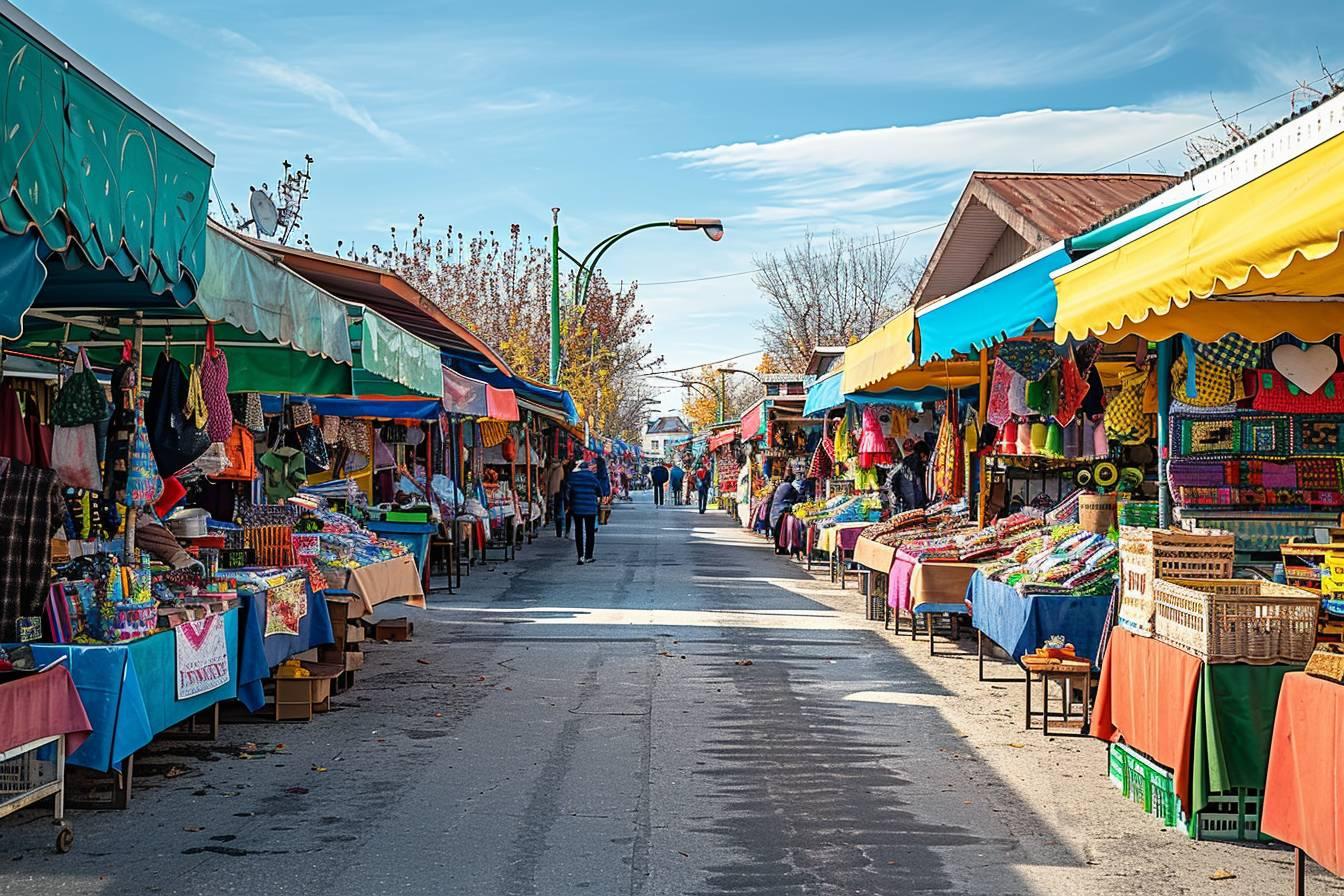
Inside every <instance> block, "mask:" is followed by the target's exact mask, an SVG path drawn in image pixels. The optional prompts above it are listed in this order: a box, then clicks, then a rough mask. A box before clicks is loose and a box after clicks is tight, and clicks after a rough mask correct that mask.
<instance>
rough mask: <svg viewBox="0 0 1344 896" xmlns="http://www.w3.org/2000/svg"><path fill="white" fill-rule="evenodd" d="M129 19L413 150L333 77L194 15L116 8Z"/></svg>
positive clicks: (403, 149)
mask: <svg viewBox="0 0 1344 896" xmlns="http://www.w3.org/2000/svg"><path fill="white" fill-rule="evenodd" d="M118 8H119V9H120V10H121V12H122V13H123V14H124V15H125V16H126V18H128V19H129V20H130V21H132V22H134V23H136V24H137V25H140V26H141V27H143V28H148V29H150V30H152V31H155V32H157V33H159V34H162V35H163V36H165V37H168V38H170V39H172V40H175V41H178V42H180V43H182V44H185V45H187V46H192V47H213V48H217V49H215V50H214V51H213V52H214V54H215V55H217V56H220V57H221V58H225V59H227V60H228V61H229V63H230V64H232V65H233V66H235V67H237V68H238V69H241V70H242V71H245V72H248V73H250V74H251V75H252V76H253V77H254V78H255V79H256V80H257V81H258V82H259V83H261V84H263V85H268V86H270V87H280V88H284V89H287V90H292V91H294V92H295V93H297V94H299V95H301V96H305V97H307V98H308V99H310V100H314V101H316V102H317V103H319V104H321V105H322V106H325V107H326V108H327V110H328V111H329V112H331V113H333V114H334V115H336V116H337V117H339V118H342V119H344V120H345V121H348V122H349V123H351V124H353V125H355V126H356V127H358V128H359V129H360V130H362V131H364V132H365V133H366V134H368V135H369V136H371V137H373V138H374V139H375V140H377V141H378V142H379V143H381V144H383V145H384V146H385V147H387V148H388V149H391V150H394V151H396V152H398V153H402V154H409V153H411V152H412V151H413V149H414V147H413V146H412V145H411V143H410V141H409V140H407V139H406V138H405V137H403V136H402V135H401V134H399V133H397V132H396V131H393V130H390V129H389V128H387V127H384V126H383V125H381V124H379V123H378V122H377V121H376V120H375V119H374V118H373V116H372V115H370V114H369V113H368V112H367V111H366V110H365V109H363V108H361V107H359V106H357V105H356V104H355V103H354V102H353V101H352V100H351V99H350V98H349V97H348V96H347V95H346V94H345V92H344V91H343V90H341V89H340V88H339V87H337V86H336V85H335V84H333V83H331V82H330V81H328V80H326V79H324V78H321V77H319V76H318V75H315V74H313V73H312V72H310V71H307V70H306V69H303V68H301V67H299V66H296V65H292V64H290V63H288V62H284V61H282V60H280V59H277V58H275V57H274V56H272V55H270V54H268V53H267V52H266V51H265V50H263V49H262V47H260V46H259V45H258V44H257V43H255V42H254V41H252V40H251V39H250V38H248V37H245V36H244V35H242V34H239V33H238V32H237V31H233V30H231V29H229V28H222V27H219V26H214V25H202V24H200V23H197V22H194V21H192V20H190V19H187V18H184V17H181V16H175V15H169V14H167V13H162V12H158V11H156V10H151V9H145V8H143V7H138V6H126V7H118Z"/></svg>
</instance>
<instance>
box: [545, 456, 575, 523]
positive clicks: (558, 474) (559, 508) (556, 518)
mask: <svg viewBox="0 0 1344 896" xmlns="http://www.w3.org/2000/svg"><path fill="white" fill-rule="evenodd" d="M569 466H570V465H569V464H566V463H565V462H564V461H563V460H561V459H560V458H558V457H557V458H553V459H552V460H551V462H550V463H549V464H547V466H546V472H545V477H544V478H545V482H546V505H547V506H548V507H549V508H550V511H551V521H552V522H553V523H555V537H556V538H563V537H564V535H562V534H561V528H562V527H564V526H565V523H566V519H567V515H566V513H565V506H566V505H565V479H566V478H567V477H568V476H569ZM566 528H567V527H566ZM566 534H567V533H566Z"/></svg>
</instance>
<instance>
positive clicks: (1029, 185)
mask: <svg viewBox="0 0 1344 896" xmlns="http://www.w3.org/2000/svg"><path fill="white" fill-rule="evenodd" d="M972 176H973V177H975V178H979V180H980V181H981V183H983V184H985V186H987V187H989V188H990V189H991V190H993V191H994V192H995V193H997V194H998V195H1000V196H1002V197H1003V199H1004V201H1005V202H1007V203H1008V204H1009V205H1011V206H1012V207H1013V208H1014V209H1016V210H1017V211H1018V212H1020V213H1021V214H1022V216H1023V217H1024V218H1026V219H1027V220H1029V221H1030V222H1031V223H1032V224H1033V225H1035V226H1036V228H1037V229H1038V230H1039V231H1040V232H1041V233H1042V235H1044V236H1045V238H1046V241H1047V243H1055V242H1058V241H1059V240H1062V239H1064V238H1065V237H1069V236H1076V235H1078V234H1080V233H1082V232H1083V231H1085V230H1089V229H1091V228H1092V227H1093V226H1095V225H1096V223H1097V222H1098V221H1100V220H1102V219H1103V218H1105V217H1106V216H1107V215H1109V214H1110V213H1111V212H1112V211H1114V210H1115V209H1117V208H1124V207H1125V206H1128V205H1130V204H1131V203H1133V202H1137V201H1139V200H1140V199H1146V198H1148V197H1149V196H1151V195H1153V194H1154V193H1157V192H1160V191H1161V190H1165V189H1166V188H1167V187H1169V186H1171V185H1172V184H1174V183H1176V182H1177V181H1178V180H1179V178H1177V177H1174V176H1168V175H1164V174H999V173H976V174H974V175H972ZM1026 235H1027V234H1024V236H1026Z"/></svg>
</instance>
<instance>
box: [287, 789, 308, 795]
mask: <svg viewBox="0 0 1344 896" xmlns="http://www.w3.org/2000/svg"><path fill="white" fill-rule="evenodd" d="M307 792H308V788H307V787H286V788H285V793H294V794H298V795H299V796H302V795H303V794H305V793H307Z"/></svg>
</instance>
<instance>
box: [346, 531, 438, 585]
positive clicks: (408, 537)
mask: <svg viewBox="0 0 1344 896" xmlns="http://www.w3.org/2000/svg"><path fill="white" fill-rule="evenodd" d="M364 526H365V528H367V529H368V530H369V531H370V532H373V533H375V534H376V535H378V536H379V537H380V538H389V539H391V540H392V541H396V542H400V543H401V544H404V545H406V549H407V550H408V551H410V552H411V556H412V557H414V558H415V565H416V568H417V569H419V570H420V573H421V575H423V574H424V572H425V564H426V563H427V562H428V561H429V540H430V538H432V537H433V535H434V533H435V532H436V531H437V530H438V527H437V526H435V525H434V524H433V523H399V522H395V521H390V520H369V521H368V522H367V523H365V524H364Z"/></svg>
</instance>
